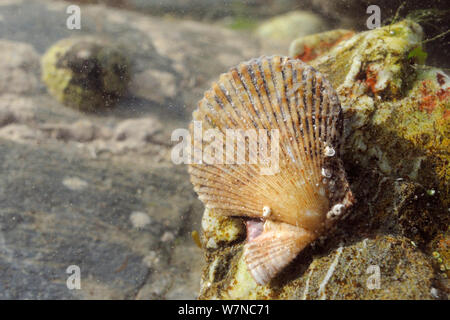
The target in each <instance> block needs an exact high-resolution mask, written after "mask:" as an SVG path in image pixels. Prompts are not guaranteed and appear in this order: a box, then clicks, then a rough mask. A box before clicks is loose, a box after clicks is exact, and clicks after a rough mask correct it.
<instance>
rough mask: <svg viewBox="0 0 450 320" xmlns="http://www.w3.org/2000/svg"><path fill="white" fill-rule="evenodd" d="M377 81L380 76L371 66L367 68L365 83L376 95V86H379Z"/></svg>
mask: <svg viewBox="0 0 450 320" xmlns="http://www.w3.org/2000/svg"><path fill="white" fill-rule="evenodd" d="M377 80H378V74H377V72H376V71H375V70H372V68H371V67H370V66H368V67H367V69H366V80H365V83H366V85H367V87H369V88H370V90H371V91H372V92H373V93H376V91H377V90H376V89H375V85H376V84H377Z"/></svg>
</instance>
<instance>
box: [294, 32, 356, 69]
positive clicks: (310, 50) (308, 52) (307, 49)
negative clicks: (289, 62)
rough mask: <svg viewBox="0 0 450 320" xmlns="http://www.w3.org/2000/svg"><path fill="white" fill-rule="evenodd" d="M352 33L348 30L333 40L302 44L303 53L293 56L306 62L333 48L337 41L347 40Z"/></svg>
mask: <svg viewBox="0 0 450 320" xmlns="http://www.w3.org/2000/svg"><path fill="white" fill-rule="evenodd" d="M353 35H354V32H353V31H351V32H348V33H346V34H344V35H342V36H341V37H339V38H337V39H335V40H333V41H326V40H323V41H319V42H318V43H317V45H314V44H313V45H306V44H305V45H304V46H303V53H301V54H298V55H296V56H295V57H294V58H295V59H300V60H302V61H304V62H308V61H311V60H314V59H315V58H317V57H318V56H320V55H322V54H324V53H325V52H327V51H328V50H330V49H331V48H333V47H334V46H335V45H337V44H338V43H339V42H341V41H344V40H347V39H349V38H351V37H352V36H353Z"/></svg>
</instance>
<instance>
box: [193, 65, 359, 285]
mask: <svg viewBox="0 0 450 320" xmlns="http://www.w3.org/2000/svg"><path fill="white" fill-rule="evenodd" d="M193 119H194V121H201V123H202V126H203V132H204V131H205V130H207V129H217V130H219V131H220V132H221V133H222V134H223V135H224V136H226V133H227V132H226V130H227V129H243V130H249V129H254V130H255V131H256V132H257V133H259V132H260V131H259V130H260V129H265V130H267V132H270V131H271V130H278V132H279V162H278V163H279V171H278V173H276V174H273V175H263V174H261V172H262V171H261V168H262V167H265V166H266V164H263V163H261V162H258V163H254V164H249V163H248V159H249V154H248V153H249V152H250V148H249V146H248V145H246V147H245V148H246V152H247V156H246V160H247V161H246V163H245V164H224V163H217V164H206V163H202V164H192V165H190V167H189V172H190V175H191V181H192V183H193V185H194V189H195V191H196V192H197V193H198V195H199V198H200V200H201V201H202V202H203V203H204V204H205V206H207V207H209V208H214V209H215V211H216V212H220V213H221V214H224V215H232V216H244V217H253V218H261V219H264V220H266V219H269V220H272V221H275V222H279V223H286V224H289V225H292V226H297V227H299V228H301V229H302V230H307V231H308V232H310V233H311V234H312V235H313V238H315V237H317V236H318V235H320V234H321V233H322V232H323V230H324V229H326V227H329V226H331V225H332V221H334V216H336V215H339V214H340V213H341V212H343V211H345V209H346V208H347V207H349V206H350V205H351V203H352V195H351V192H350V189H349V186H348V183H347V181H346V178H345V172H344V170H343V167H342V163H341V161H340V160H339V155H340V150H341V144H342V131H343V116H342V112H341V107H340V103H339V99H338V97H337V95H336V93H335V91H334V90H333V88H332V87H331V85H330V83H329V82H328V81H327V80H326V79H325V78H324V77H323V76H322V75H321V74H320V73H318V72H317V71H315V70H314V69H313V68H312V67H310V66H308V65H307V64H305V63H303V62H302V61H300V60H295V59H290V58H287V57H280V56H273V57H261V58H259V59H253V60H250V61H248V62H246V63H242V64H240V65H239V66H237V67H235V68H232V69H231V70H230V71H229V72H227V73H225V74H222V75H221V76H220V79H219V81H218V82H216V83H214V84H213V85H212V88H211V89H210V90H209V91H207V92H206V93H205V95H204V97H203V99H202V100H201V101H200V102H199V104H198V109H197V110H195V111H194V113H193ZM190 129H191V132H192V134H193V125H191V127H190ZM274 136H275V135H274V134H269V140H268V141H269V143H268V145H269V147H270V146H271V142H272V140H273V139H272V137H274ZM208 144H209V142H206V141H204V142H203V146H202V148H203V153H205V152H206V153H207V152H208V148H207V146H208ZM260 147H261V146H260V145H259V144H258V149H257V152H258V153H259V150H260ZM269 150H270V148H269ZM253 151H254V150H253ZM225 154H226V150H224V155H225ZM211 156H212V155H211ZM258 156H259V154H258ZM282 229H283V228H281V229H280V230H278V231H277V232H278V233H280V232H283V231H282ZM289 232H291V230H289ZM282 238H283V237H282ZM255 240H257V239H255ZM286 241H287V240H286ZM308 241H311V240H308ZM298 247H299V248H300V247H302V246H298ZM303 247H304V246H303ZM303 247H302V248H303ZM300 250H301V249H300ZM294 251H295V250H294ZM287 256H289V259H292V255H287ZM267 259H270V258H267ZM286 259H287V258H285V259H284V260H286ZM289 261H290V260H289ZM247 263H248V264H249V261H248V260H247ZM252 263H253V262H252ZM261 263H263V262H261ZM249 269H251V268H249ZM278 269H280V268H278ZM252 274H253V275H254V276H255V274H254V273H252ZM273 274H274V273H273V272H271V275H270V277H272V276H273ZM261 283H264V282H261Z"/></svg>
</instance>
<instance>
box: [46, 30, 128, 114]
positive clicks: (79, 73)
mask: <svg viewBox="0 0 450 320" xmlns="http://www.w3.org/2000/svg"><path fill="white" fill-rule="evenodd" d="M129 68H130V66H129V61H128V59H127V57H126V56H125V55H124V54H123V53H122V52H121V51H120V50H119V49H118V48H116V47H114V46H113V45H111V44H110V43H108V42H107V41H104V40H100V39H96V38H93V37H83V38H68V39H63V40H61V41H59V42H57V43H56V44H55V45H53V46H52V47H51V48H50V49H48V51H47V52H46V54H45V55H44V56H43V57H42V80H43V81H44V82H45V84H46V85H47V88H48V91H49V92H50V93H51V94H52V95H53V96H54V97H56V98H57V99H58V100H59V101H60V102H62V103H63V104H65V105H68V106H71V107H73V108H76V109H80V110H84V111H94V110H97V109H99V108H103V107H111V106H113V105H114V104H115V103H116V102H117V100H118V99H119V98H120V97H121V96H122V95H123V94H124V93H125V92H126V90H127V86H128V81H129V79H130V75H129Z"/></svg>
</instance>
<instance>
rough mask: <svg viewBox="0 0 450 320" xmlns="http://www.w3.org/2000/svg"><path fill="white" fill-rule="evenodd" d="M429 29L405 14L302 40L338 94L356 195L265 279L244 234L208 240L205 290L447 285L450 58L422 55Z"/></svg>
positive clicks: (407, 294)
mask: <svg viewBox="0 0 450 320" xmlns="http://www.w3.org/2000/svg"><path fill="white" fill-rule="evenodd" d="M422 38H423V32H422V28H421V26H420V25H418V24H417V23H415V22H412V21H409V20H405V21H401V22H399V23H396V24H392V25H389V26H386V27H383V28H379V29H375V30H371V31H367V32H362V33H357V34H354V35H353V34H352V33H351V32H349V31H347V30H336V31H331V32H327V33H323V34H318V35H312V36H308V37H304V38H301V39H298V40H296V41H295V42H294V43H293V45H292V46H291V55H293V56H296V57H300V58H306V59H305V60H308V61H309V62H308V63H309V64H311V65H312V66H313V67H315V68H316V69H318V70H319V71H321V72H322V73H323V74H325V75H326V76H327V78H328V79H329V80H330V81H331V83H332V85H333V87H334V88H335V89H336V91H337V93H338V95H339V99H340V101H341V104H342V107H343V111H344V116H345V122H346V126H345V128H346V131H345V136H346V142H345V145H344V155H343V160H344V163H345V167H346V171H347V174H348V179H349V181H350V183H351V189H352V191H353V193H354V195H355V197H356V199H357V203H356V205H354V207H353V209H352V212H351V213H350V214H349V216H348V218H346V219H345V220H343V221H341V222H340V223H339V224H338V226H337V229H336V231H334V232H332V233H329V234H327V238H326V239H325V241H324V242H319V241H317V242H316V243H314V244H313V245H312V246H310V247H308V248H306V249H305V250H303V252H301V253H300V254H299V256H298V257H297V258H296V260H295V261H294V262H292V263H291V264H290V265H289V266H288V267H287V268H286V269H285V270H283V271H282V272H281V273H280V274H279V275H278V276H277V277H276V278H275V279H273V280H272V281H271V282H270V283H269V284H267V285H265V286H258V285H257V284H256V283H255V281H254V280H253V278H252V277H251V276H250V274H249V272H248V270H247V266H246V264H245V262H244V260H243V258H242V251H243V247H244V244H245V241H237V242H234V243H221V244H220V245H219V246H218V247H217V248H216V249H215V250H208V249H205V255H206V260H207V267H206V268H205V270H204V271H203V276H202V286H201V292H200V298H201V299H213V298H214V299H229V298H239V299H436V298H445V297H446V294H447V293H446V292H448V282H447V281H446V272H443V271H442V270H440V269H443V268H444V271H446V262H447V260H445V259H447V258H446V257H447V251H448V249H447V247H446V246H445V244H446V241H447V240H445V239H448V237H446V233H445V232H447V228H448V223H449V214H448V213H449V212H448V203H449V192H448V185H449V184H448V180H449V171H448V162H449V159H448V155H449V143H448V139H449V120H450V119H449V118H450V116H449V115H448V114H449V107H450V106H449V89H448V87H449V86H448V77H447V76H446V75H445V73H444V72H443V71H442V70H439V69H436V68H430V67H427V66H424V65H421V64H420V63H421V62H423V61H421V60H423V59H422V58H421V57H420V53H421V52H423V51H424V50H425V48H424V47H423V46H422V40H423V39H422ZM324 44H326V45H324ZM305 48H306V49H307V51H308V52H309V53H313V54H309V55H305V53H306V51H305ZM225 219H226V218H225ZM222 225H225V224H224V223H223V222H222ZM224 232H226V231H224V230H221V233H224ZM209 237H211V235H210V234H208V233H205V239H204V241H209ZM435 252H436V253H435ZM437 255H439V257H437ZM438 259H441V260H442V262H440V261H441V260H438ZM444 260H445V261H444ZM436 262H437V263H436Z"/></svg>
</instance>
